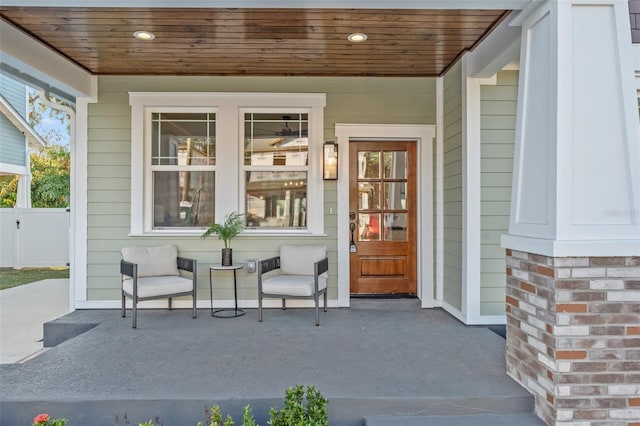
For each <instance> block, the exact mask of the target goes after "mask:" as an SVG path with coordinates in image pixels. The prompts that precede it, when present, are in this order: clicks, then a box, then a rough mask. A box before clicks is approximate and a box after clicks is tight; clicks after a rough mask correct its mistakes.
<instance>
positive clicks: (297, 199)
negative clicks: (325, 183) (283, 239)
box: [245, 171, 307, 228]
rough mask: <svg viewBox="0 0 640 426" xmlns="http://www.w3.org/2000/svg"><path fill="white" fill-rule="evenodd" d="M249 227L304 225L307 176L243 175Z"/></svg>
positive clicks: (289, 174) (297, 173)
mask: <svg viewBox="0 0 640 426" xmlns="http://www.w3.org/2000/svg"><path fill="white" fill-rule="evenodd" d="M245 184H246V194H247V195H246V197H247V198H246V200H245V202H246V206H247V210H246V217H247V227H249V228H304V227H306V226H307V223H306V222H307V173H306V172H282V171H274V172H268V171H251V172H245Z"/></svg>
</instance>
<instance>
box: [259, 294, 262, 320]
mask: <svg viewBox="0 0 640 426" xmlns="http://www.w3.org/2000/svg"><path fill="white" fill-rule="evenodd" d="M258 322H262V294H258Z"/></svg>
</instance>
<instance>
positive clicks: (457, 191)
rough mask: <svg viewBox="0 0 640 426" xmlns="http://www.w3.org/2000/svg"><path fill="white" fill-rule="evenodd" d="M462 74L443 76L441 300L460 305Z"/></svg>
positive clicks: (457, 67) (455, 70) (455, 71)
mask: <svg viewBox="0 0 640 426" xmlns="http://www.w3.org/2000/svg"><path fill="white" fill-rule="evenodd" d="M461 84H462V77H461V68H460V63H458V64H457V65H455V66H454V67H453V68H452V69H451V70H450V71H449V72H448V73H447V75H446V76H445V78H444V177H443V185H444V206H443V207H444V253H443V255H444V300H445V302H446V303H448V304H449V305H451V306H453V307H455V308H456V309H461V308H462V107H461V105H462V88H461Z"/></svg>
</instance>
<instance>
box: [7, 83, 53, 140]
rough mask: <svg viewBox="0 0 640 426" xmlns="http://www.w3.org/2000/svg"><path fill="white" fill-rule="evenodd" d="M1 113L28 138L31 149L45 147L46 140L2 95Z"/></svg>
mask: <svg viewBox="0 0 640 426" xmlns="http://www.w3.org/2000/svg"><path fill="white" fill-rule="evenodd" d="M0 113H2V115H4V116H5V117H7V120H9V121H10V122H11V124H13V125H14V126H16V129H18V130H19V131H20V132H21V133H22V134H23V135H24V136H25V137H26V138H27V141H28V143H29V146H30V147H31V148H40V147H43V146H45V145H46V144H45V142H44V140H43V139H42V138H41V137H40V135H39V134H38V133H36V131H35V130H33V127H31V126H30V125H29V123H27V121H26V120H25V119H24V118H22V116H21V115H20V113H19V112H18V111H17V110H16V109H15V108H14V107H13V105H11V104H10V103H9V101H8V100H7V98H5V97H4V96H3V95H2V94H0Z"/></svg>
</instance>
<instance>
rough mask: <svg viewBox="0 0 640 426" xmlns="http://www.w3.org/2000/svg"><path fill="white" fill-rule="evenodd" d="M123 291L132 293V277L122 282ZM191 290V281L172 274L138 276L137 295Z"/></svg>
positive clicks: (160, 294)
mask: <svg viewBox="0 0 640 426" xmlns="http://www.w3.org/2000/svg"><path fill="white" fill-rule="evenodd" d="M122 288H123V290H124V291H125V293H128V294H131V295H133V279H126V280H124V281H123V282H122ZM192 290H193V281H192V280H191V279H188V278H183V277H179V276H174V275H167V276H163V277H145V278H138V297H156V296H163V295H166V294H174V293H186V292H188V291H192Z"/></svg>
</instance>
